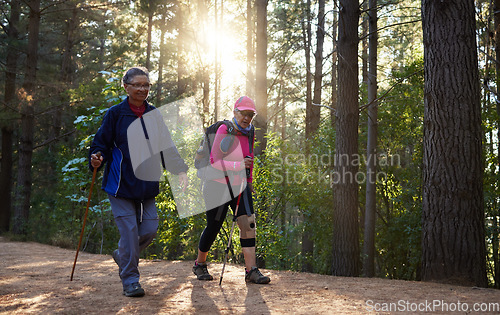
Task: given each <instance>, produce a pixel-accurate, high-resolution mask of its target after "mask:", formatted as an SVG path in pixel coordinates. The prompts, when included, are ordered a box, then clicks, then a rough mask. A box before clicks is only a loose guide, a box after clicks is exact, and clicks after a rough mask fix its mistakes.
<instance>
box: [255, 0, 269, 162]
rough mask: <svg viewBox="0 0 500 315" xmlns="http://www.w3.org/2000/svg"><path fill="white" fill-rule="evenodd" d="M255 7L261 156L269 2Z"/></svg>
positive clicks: (257, 124) (264, 130)
mask: <svg viewBox="0 0 500 315" xmlns="http://www.w3.org/2000/svg"><path fill="white" fill-rule="evenodd" d="M255 7H256V9H257V32H256V34H257V36H256V43H257V46H256V72H255V78H256V82H255V106H256V107H257V112H258V115H257V116H256V118H255V127H256V130H255V140H256V141H258V142H259V145H258V146H256V148H255V154H256V155H260V154H262V153H263V152H264V151H265V149H266V138H265V134H266V133H267V0H256V1H255Z"/></svg>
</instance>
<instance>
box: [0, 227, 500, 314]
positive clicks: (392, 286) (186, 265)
mask: <svg viewBox="0 0 500 315" xmlns="http://www.w3.org/2000/svg"><path fill="white" fill-rule="evenodd" d="M74 257H75V251H72V250H67V249H61V248H58V247H53V246H48V245H43V244H38V243H19V242H8V241H6V240H5V239H3V238H1V237H0V314H26V313H44V314H54V313H60V314H94V313H98V314H116V313H121V314H128V313H139V314H159V313H164V314H170V313H172V314H179V313H183V314H189V313H203V314H241V313H248V314H283V313H285V314H339V313H344V314H345V313H368V311H370V310H373V311H375V310H378V311H379V312H378V313H386V312H385V310H389V308H392V310H393V311H406V312H411V311H413V313H422V311H426V310H427V311H429V310H434V311H439V313H441V311H442V310H446V307H448V310H449V311H450V310H455V311H458V310H462V312H460V313H462V314H463V313H470V312H471V311H472V310H473V308H474V307H482V308H483V310H486V309H487V308H488V307H489V308H490V312H489V313H492V314H499V313H500V290H493V289H480V288H470V287H460V286H452V285H444V284H436V283H423V282H410V281H396V280H387V279H364V278H344V277H332V276H324V275H317V274H309V273H297V272H287V271H274V270H263V272H264V273H265V274H267V275H269V276H270V277H271V279H272V281H271V283H270V284H269V285H255V284H248V285H247V284H245V281H244V277H243V267H241V266H237V265H227V266H226V270H225V272H224V281H223V283H222V287H219V285H218V284H219V281H218V280H219V279H218V276H219V273H220V271H221V269H222V265H221V264H211V265H210V270H211V271H212V273H213V274H214V276H215V278H216V279H215V281H209V282H203V281H198V280H197V279H196V278H195V276H194V275H193V274H192V272H191V265H192V262H191V261H148V260H142V261H141V264H140V270H141V283H142V286H143V287H144V288H145V290H146V296H144V297H143V298H127V297H124V296H123V295H122V294H121V283H120V280H119V278H118V271H117V269H118V268H117V266H116V265H115V263H114V262H113V259H112V258H111V256H108V255H95V254H88V253H84V252H80V254H79V257H78V263H77V266H76V269H75V275H74V278H73V281H69V278H70V275H71V268H72V265H73V260H74ZM391 303H392V304H391ZM481 303H483V304H481ZM438 304H441V306H438ZM466 307H467V310H468V311H467V312H463V311H465V308H466ZM495 307H496V308H497V309H493V308H495ZM445 313H446V312H445ZM449 313H457V312H449Z"/></svg>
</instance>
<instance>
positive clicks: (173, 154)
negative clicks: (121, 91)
mask: <svg viewBox="0 0 500 315" xmlns="http://www.w3.org/2000/svg"><path fill="white" fill-rule="evenodd" d="M154 109H155V107H154V106H151V105H149V104H148V103H147V102H146V110H145V112H144V114H146V113H147V112H150V111H152V110H154ZM137 119H139V118H138V117H137V116H136V115H135V114H134V113H133V112H132V110H131V109H130V105H129V103H128V98H126V99H125V100H124V101H123V102H121V103H120V104H118V105H115V106H112V107H111V108H109V109H108V111H107V112H106V114H105V115H104V118H103V121H102V124H101V127H100V128H99V130H98V131H97V133H96V135H95V137H94V141H93V142H92V145H91V146H90V149H89V167H90V169H91V170H92V169H93V168H92V166H91V165H90V155H91V154H94V153H97V152H101V154H102V156H103V158H104V160H103V162H104V163H106V169H105V171H104V177H103V180H102V189H103V190H104V191H106V192H107V193H108V194H110V195H112V196H114V197H121V198H127V199H134V200H145V199H149V198H153V197H155V196H156V195H158V193H159V192H160V189H159V182H158V181H144V180H141V179H138V178H137V177H136V176H135V174H134V171H133V168H132V161H131V157H130V152H129V143H128V137H127V130H128V127H129V126H130V124H132V123H133V122H134V121H135V120H137ZM141 119H142V118H141ZM167 137H168V138H169V139H167V140H166V141H169V142H171V141H172V140H171V139H170V134H169V133H168V129H167ZM172 143H173V142H172ZM163 156H164V159H165V165H164V167H165V168H166V169H167V170H168V171H170V172H171V173H173V174H179V173H182V172H186V171H187V169H188V166H187V165H186V163H184V160H183V159H182V158H181V157H180V155H179V152H178V151H177V148H176V147H175V145H172V146H171V147H170V148H169V149H166V150H165V151H163ZM101 167H102V165H101Z"/></svg>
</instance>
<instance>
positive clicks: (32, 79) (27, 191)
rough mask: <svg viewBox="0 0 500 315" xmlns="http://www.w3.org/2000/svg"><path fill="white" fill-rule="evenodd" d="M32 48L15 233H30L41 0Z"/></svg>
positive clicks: (33, 8) (34, 1)
mask: <svg viewBox="0 0 500 315" xmlns="http://www.w3.org/2000/svg"><path fill="white" fill-rule="evenodd" d="M29 8H30V12H29V25H28V51H27V58H26V77H25V79H24V84H23V92H24V93H20V97H21V101H20V102H21V106H22V108H21V136H20V143H19V153H18V156H19V162H18V165H19V166H18V172H17V187H16V197H15V204H14V209H15V210H14V222H13V226H12V231H13V232H14V233H15V234H26V232H27V223H28V217H29V209H30V197H31V184H32V174H31V158H32V155H33V137H34V121H35V119H34V113H35V109H34V108H35V106H36V105H35V104H36V101H37V98H36V97H37V96H36V94H35V84H36V66H37V60H38V37H39V28H40V0H31V1H29Z"/></svg>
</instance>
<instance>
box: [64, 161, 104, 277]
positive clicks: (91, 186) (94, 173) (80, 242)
mask: <svg viewBox="0 0 500 315" xmlns="http://www.w3.org/2000/svg"><path fill="white" fill-rule="evenodd" d="M97 156H98V157H100V156H101V154H100V153H97ZM96 174H97V167H94V171H93V172H92V182H91V183H90V192H89V199H88V201H87V209H85V215H84V217H83V226H82V232H81V233H80V240H79V241H78V248H77V249H76V255H75V262H74V263H73V270H71V278H70V279H69V281H73V273H74V272H75V266H76V260H77V259H78V253H79V252H80V246H81V245H82V238H83V232H84V231H85V222H87V214H88V213H89V206H90V198H91V197H92V189H93V188H94V181H95V175H96Z"/></svg>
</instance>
